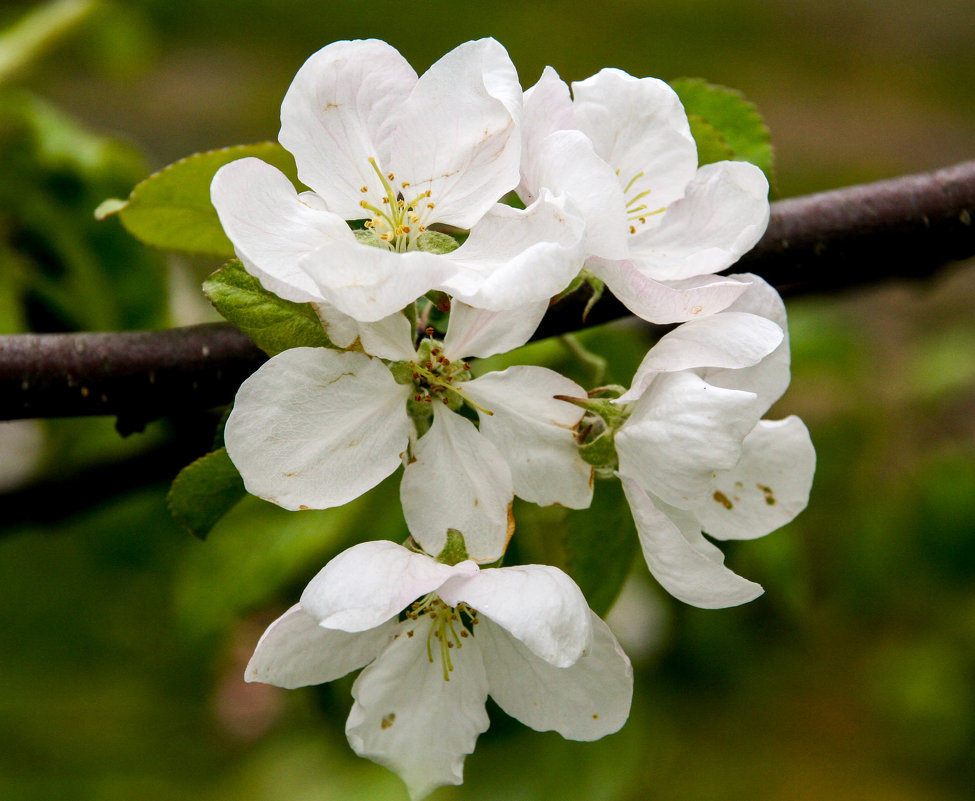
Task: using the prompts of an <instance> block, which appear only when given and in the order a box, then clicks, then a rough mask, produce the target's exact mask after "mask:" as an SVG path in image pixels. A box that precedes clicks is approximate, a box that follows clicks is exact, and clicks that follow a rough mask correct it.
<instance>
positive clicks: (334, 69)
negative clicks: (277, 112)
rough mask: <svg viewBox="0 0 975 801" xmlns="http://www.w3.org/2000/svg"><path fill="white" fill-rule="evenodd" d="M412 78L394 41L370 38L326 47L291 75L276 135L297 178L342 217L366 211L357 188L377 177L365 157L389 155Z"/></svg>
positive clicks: (358, 215)
mask: <svg viewBox="0 0 975 801" xmlns="http://www.w3.org/2000/svg"><path fill="white" fill-rule="evenodd" d="M416 80H417V78H416V73H415V72H414V71H413V68H412V67H411V66H410V65H409V64H408V63H407V62H406V59H404V58H403V57H402V56H401V55H400V54H399V53H398V52H397V51H396V50H395V49H394V48H393V47H390V46H389V45H388V44H386V43H385V42H380V41H377V40H375V39H368V40H365V41H353V42H334V43H333V44H330V45H327V46H326V47H323V48H322V49H321V50H319V51H318V52H317V53H315V54H314V55H313V56H311V57H310V58H309V59H308V60H307V61H306V62H305V63H304V64H303V65H302V67H301V69H299V70H298V74H297V75H295V78H294V80H293V81H292V82H291V87H290V88H289V89H288V92H287V94H285V96H284V101H283V102H282V103H281V133H280V134H279V136H278V139H279V141H280V142H281V144H282V145H283V146H284V147H285V148H286V149H287V150H288V151H290V152H291V154H292V155H293V156H294V157H295V163H296V164H297V165H298V177H299V178H300V179H301V181H302V182H303V183H304V184H306V185H307V186H310V187H311V188H312V189H314V190H315V191H316V192H317V193H318V194H319V195H320V196H321V197H322V199H323V200H324V201H325V203H326V204H327V205H328V208H329V210H330V211H332V212H334V213H335V214H337V215H339V216H340V217H342V218H343V219H345V220H357V219H361V218H362V217H363V211H362V208H361V207H360V206H359V201H360V200H361V197H362V195H361V193H360V189H361V187H363V186H371V185H373V184H374V183H375V181H376V173H375V171H374V170H373V168H372V165H371V164H370V163H369V159H370V158H376V159H377V160H378V162H379V164H380V165H384V164H385V162H386V161H387V160H388V158H389V155H390V141H391V140H392V139H393V137H394V135H395V127H396V121H397V111H398V109H399V107H400V106H401V105H402V103H403V98H404V97H406V96H408V95H409V93H410V90H411V89H412V88H413V86H414V85H415V84H416Z"/></svg>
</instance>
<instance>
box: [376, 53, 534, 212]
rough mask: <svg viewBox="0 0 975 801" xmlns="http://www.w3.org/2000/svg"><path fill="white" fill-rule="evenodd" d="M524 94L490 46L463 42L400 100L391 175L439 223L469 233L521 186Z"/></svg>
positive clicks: (506, 63) (505, 60) (506, 62)
mask: <svg viewBox="0 0 975 801" xmlns="http://www.w3.org/2000/svg"><path fill="white" fill-rule="evenodd" d="M521 95H522V93H521V86H520V84H519V83H518V74H517V72H516V71H515V68H514V65H513V64H512V63H511V60H510V59H509V58H508V54H507V53H506V52H505V49H504V48H503V47H502V46H501V45H500V44H498V42H496V41H495V40H494V39H481V40H479V41H476V42H466V43H465V44H462V45H460V46H459V47H457V48H455V49H454V50H451V51H450V52H449V53H447V54H446V55H445V56H444V57H443V58H441V59H440V60H439V61H437V63H435V64H434V65H433V66H432V67H430V69H429V70H427V72H425V73H424V74H423V75H422V76H421V77H420V79H419V81H418V82H417V84H416V86H415V87H414V89H413V91H412V93H411V94H409V95H408V96H405V97H402V98H401V102H402V106H401V108H400V109H399V125H398V128H397V131H396V136H395V138H394V139H393V141H392V150H393V154H392V159H391V165H392V167H391V169H393V170H394V171H395V172H396V174H397V178H399V179H403V178H406V179H407V180H408V181H410V183H411V184H412V186H413V187H414V188H415V189H416V190H417V191H418V192H420V191H423V190H425V189H429V190H430V199H431V200H432V201H433V202H434V203H435V204H436V220H437V221H439V222H444V223H449V224H450V225H455V226H457V227H458V228H471V227H472V226H473V225H474V224H475V223H476V222H477V221H478V220H479V219H480V218H481V217H482V216H483V215H484V214H485V213H486V212H487V211H488V210H489V209H490V208H491V206H492V205H493V204H494V203H495V202H497V201H498V199H499V198H501V197H502V196H503V195H504V194H505V193H506V192H508V191H510V190H512V189H514V187H515V186H516V185H517V183H518V159H519V156H520V153H521V141H520V138H519V136H518V118H519V117H520V115H521Z"/></svg>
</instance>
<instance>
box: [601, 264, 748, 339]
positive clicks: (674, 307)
mask: <svg viewBox="0 0 975 801" xmlns="http://www.w3.org/2000/svg"><path fill="white" fill-rule="evenodd" d="M586 268H587V269H588V270H590V271H591V272H593V273H594V274H595V275H596V276H597V277H598V278H601V279H602V280H603V281H605V282H606V286H608V287H609V288H610V290H611V291H612V293H613V294H614V295H615V296H616V297H617V298H618V299H619V301H620V303H622V304H623V305H624V306H626V308H628V309H629V310H630V311H631V312H633V313H634V314H635V315H636V316H637V317H641V318H642V319H644V320H647V321H648V322H651V323H683V322H686V321H687V320H694V319H697V318H699V317H706V316H708V315H710V314H715V313H716V312H719V311H723V310H724V309H726V308H727V307H728V306H729V305H731V303H733V302H734V300H735V299H736V298H738V297H739V296H740V295H741V294H742V293H743V292H744V291H745V290H746V289H747V286H748V285H747V284H745V283H743V282H741V281H738V280H736V279H734V278H726V277H723V276H711V275H708V276H699V277H696V278H691V279H686V280H684V281H667V282H662V281H656V280H654V279H653V278H649V277H648V276H646V275H644V274H643V273H642V272H640V270H639V269H637V267H636V266H635V265H634V264H633V262H631V261H607V260H605V259H598V258H591V259H589V260H588V261H587V262H586Z"/></svg>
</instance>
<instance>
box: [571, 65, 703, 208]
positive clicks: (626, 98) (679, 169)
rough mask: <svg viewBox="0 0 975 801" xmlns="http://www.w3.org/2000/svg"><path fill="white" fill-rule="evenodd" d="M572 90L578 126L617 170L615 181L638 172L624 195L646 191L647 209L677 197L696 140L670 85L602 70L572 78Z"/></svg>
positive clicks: (690, 172) (692, 162) (691, 167)
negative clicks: (584, 77) (579, 78)
mask: <svg viewBox="0 0 975 801" xmlns="http://www.w3.org/2000/svg"><path fill="white" fill-rule="evenodd" d="M572 94H573V96H574V97H575V101H574V103H573V109H574V111H575V116H576V121H577V123H578V125H579V128H580V129H581V130H582V132H583V133H585V134H586V135H587V136H589V138H590V139H592V141H593V144H594V145H595V146H596V153H598V154H599V155H600V156H602V158H603V159H604V160H605V161H607V162H608V163H609V164H610V166H612V167H613V169H614V170H619V177H620V183H621V185H622V186H623V187H624V188H625V187H626V186H627V184H629V182H630V181H631V180H632V179H634V178H635V176H637V175H639V174H640V173H643V176H642V177H640V178H637V179H636V181H635V182H634V184H633V186H632V188H631V189H630V191H629V192H628V193H627V196H628V197H634V196H635V195H636V194H638V193H639V192H644V191H646V190H650V195H648V196H647V197H646V198H644V199H643V202H645V203H646V204H647V205H648V206H649V207H650V208H651V209H657V208H661V207H665V206H668V205H670V204H671V203H672V202H673V201H675V200H677V199H678V198H680V197H683V195H684V189H685V187H686V186H687V184H688V183H689V182H690V181H691V179H692V178H693V177H694V174H695V172H696V170H697V145H695V144H694V138H693V137H692V136H691V129H690V125H689V124H688V122H687V115H686V114H685V113H684V107H683V106H682V105H681V103H680V99H679V98H678V97H677V93H676V92H674V90H673V89H671V88H670V87H669V86H668V85H667V84H665V83H664V82H663V81H659V80H657V79H656V78H634V77H633V76H632V75H627V74H626V73H625V72H622V71H620V70H617V69H604V70H602V71H600V72H598V73H597V74H596V75H593V76H592V77H591V78H587V79H586V80H584V81H578V82H576V83H573V84H572Z"/></svg>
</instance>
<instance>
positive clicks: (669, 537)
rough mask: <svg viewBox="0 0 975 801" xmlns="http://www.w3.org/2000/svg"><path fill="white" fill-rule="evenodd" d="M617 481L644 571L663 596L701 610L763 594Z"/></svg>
mask: <svg viewBox="0 0 975 801" xmlns="http://www.w3.org/2000/svg"><path fill="white" fill-rule="evenodd" d="M619 476H620V481H622V482H623V491H624V493H625V494H626V499H627V501H628V502H629V504H630V511H631V512H632V513H633V521H634V522H635V523H636V530H637V533H638V534H639V536H640V547H641V548H642V549H643V556H644V558H645V559H646V561H647V567H649V568H650V572H651V573H652V574H653V577H654V578H655V579H657V581H658V582H660V585H661V586H662V587H663V588H664V589H665V590H667V592H669V593H670V594H671V595H673V596H674V597H675V598H677V599H678V600H680V601H683V602H684V603H688V604H691V606H697V607H700V608H702V609H721V608H724V607H728V606H738V605H739V604H743V603H747V602H748V601H751V600H754V599H755V598H757V597H758V596H759V595H761V594H762V592H763V590H762V588H761V586H760V585H758V584H755V583H754V582H752V581H748V580H747V579H744V578H742V577H741V576H739V575H738V574H737V573H734V572H732V571H731V570H729V569H728V568H727V567H725V566H724V565H723V564H722V563H721V561H719V560H718V559H717V558H715V557H717V556H720V551H717V549H716V548H714V546H713V545H711V544H710V543H708V542H707V541H706V540H705V539H704V537H702V536H701V533H700V531H699V530H698V531H691V530H690V529H688V530H682V529H681V527H679V526H678V525H677V523H675V522H674V521H673V520H672V519H671V518H670V517H668V516H667V515H666V514H664V513H663V512H662V511H661V510H660V509H658V508H657V507H656V506H655V505H654V503H653V501H651V500H650V498H649V497H648V496H647V494H646V493H645V492H644V491H643V489H642V488H641V487H640V485H639V484H637V482H636V481H633V480H632V479H631V478H629V477H628V476H626V475H624V474H622V473H620V474H619ZM689 536H690V537H692V538H693V541H692V540H691V539H688V537H689Z"/></svg>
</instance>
